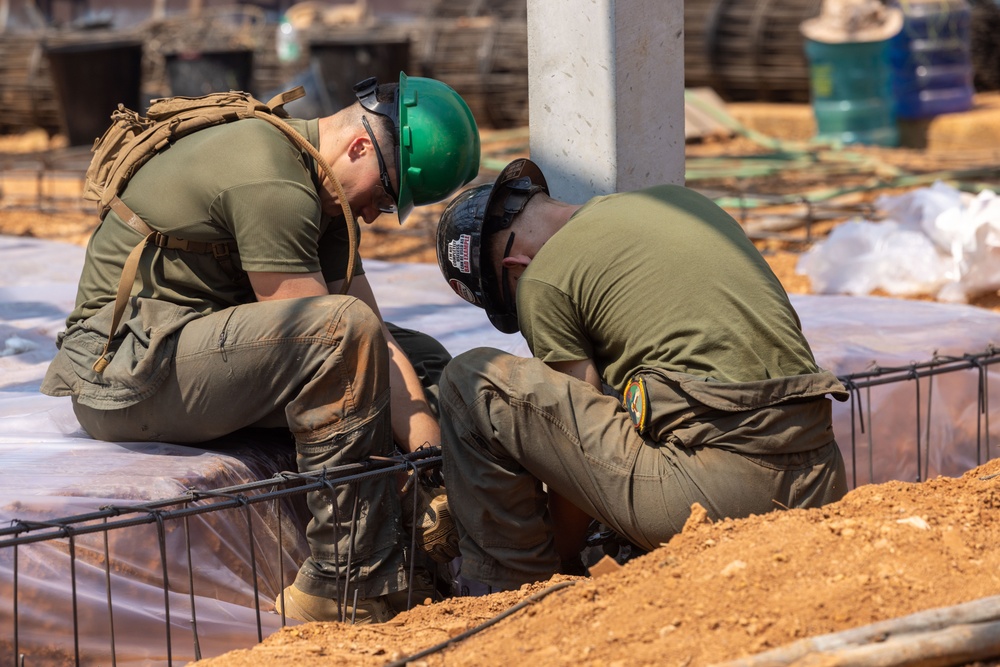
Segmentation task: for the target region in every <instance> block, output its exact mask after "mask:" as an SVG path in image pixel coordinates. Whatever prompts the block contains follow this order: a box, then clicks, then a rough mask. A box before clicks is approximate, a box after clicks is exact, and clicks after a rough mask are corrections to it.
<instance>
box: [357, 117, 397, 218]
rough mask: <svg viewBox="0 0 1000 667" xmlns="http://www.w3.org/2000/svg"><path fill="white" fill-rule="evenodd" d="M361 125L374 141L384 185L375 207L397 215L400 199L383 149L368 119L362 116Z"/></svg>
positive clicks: (380, 176)
mask: <svg viewBox="0 0 1000 667" xmlns="http://www.w3.org/2000/svg"><path fill="white" fill-rule="evenodd" d="M361 123H362V125H364V126H365V131H366V132H368V138H369V139H371V140H372V146H373V147H374V148H375V158H376V159H377V160H378V179H379V181H381V183H382V192H381V195H382V196H380V195H379V193H376V196H375V199H376V201H375V205H376V206H378V209H379V210H380V211H382V212H383V213H395V212H396V202H398V201H399V197H397V196H396V191H395V190H394V189H393V187H392V181H391V180H390V179H389V171H388V170H387V169H386V168H385V160H383V159H382V149H381V148H379V145H378V141H377V140H376V139H375V133H374V132H372V126H371V125H369V124H368V117H367V116H362V117H361Z"/></svg>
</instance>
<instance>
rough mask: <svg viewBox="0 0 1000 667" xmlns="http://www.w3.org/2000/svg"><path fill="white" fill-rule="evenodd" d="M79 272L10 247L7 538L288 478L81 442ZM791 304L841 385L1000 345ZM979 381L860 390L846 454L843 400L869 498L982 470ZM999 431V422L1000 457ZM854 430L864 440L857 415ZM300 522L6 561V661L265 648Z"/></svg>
mask: <svg viewBox="0 0 1000 667" xmlns="http://www.w3.org/2000/svg"><path fill="white" fill-rule="evenodd" d="M82 261H83V249H82V248H78V247H76V246H69V245H64V244H59V243H52V242H44V241H38V240H34V239H21V238H11V237H3V236H0V352H3V354H0V524H3V525H9V524H10V522H11V521H13V520H15V519H18V520H22V521H44V520H48V519H53V518H58V517H65V516H70V515H77V514H83V513H88V512H92V511H95V510H98V509H99V508H102V507H106V506H125V505H134V504H137V503H141V502H144V501H148V500H154V499H163V498H171V497H177V496H180V495H182V494H183V493H184V492H185V491H186V490H188V489H191V488H196V489H201V490H209V489H213V488H219V487H224V486H230V485H234V484H240V483H244V482H250V481H254V480H259V479H266V478H269V477H271V476H273V475H274V474H275V473H276V472H278V471H281V470H288V469H290V466H293V465H294V459H293V458H292V456H293V452H292V451H291V447H290V445H289V444H288V443H283V442H280V441H279V442H275V441H271V440H268V438H267V437H265V436H259V437H262V438H264V440H257V439H255V438H251V439H249V440H247V439H238V440H237V439H233V440H232V441H230V442H229V443H228V444H226V443H216V444H217V445H218V448H216V449H213V450H207V449H202V448H197V447H189V446H179V445H172V444H167V443H102V442H96V441H94V440H91V439H90V438H88V437H87V436H86V434H85V433H84V432H83V431H82V430H81V429H80V426H79V424H78V423H77V422H76V419H75V417H74V416H73V412H72V409H71V406H70V404H69V400H68V399H57V398H51V397H47V396H43V395H41V394H40V393H39V392H38V386H39V383H40V382H41V378H42V376H43V374H44V372H45V368H46V366H47V363H48V361H49V360H50V359H51V358H52V356H53V354H54V353H55V347H54V340H55V335H56V333H57V332H58V331H59V330H61V329H62V326H63V321H64V319H65V317H66V314H67V313H68V312H69V310H70V309H71V308H72V306H73V300H74V296H75V291H76V280H77V278H78V275H79V270H80V267H81V265H82ZM365 268H366V271H367V275H368V278H369V280H370V281H371V283H372V286H373V289H374V290H375V293H376V295H377V296H378V297H379V299H380V306H381V310H382V312H383V315H385V317H386V319H388V320H390V321H393V322H395V323H397V324H399V325H401V326H404V327H407V328H411V329H417V330H420V331H424V332H427V333H429V334H431V335H433V336H435V337H436V338H438V340H440V341H441V342H442V344H444V346H445V347H446V348H448V350H449V351H451V352H452V353H453V354H457V353H459V352H462V351H464V350H467V349H469V348H472V347H476V346H482V345H488V346H492V347H497V348H500V349H503V350H506V351H508V352H512V353H514V354H522V355H524V354H527V347H526V345H525V343H524V341H523V339H521V338H520V337H519V336H508V335H504V334H501V333H499V332H497V331H496V330H495V329H493V327H492V326H491V325H490V324H489V321H488V320H487V318H486V316H485V314H484V313H483V311H481V310H479V309H477V308H475V307H473V306H471V305H469V304H467V303H465V302H464V301H462V300H461V299H460V298H459V297H457V296H456V295H455V294H453V293H452V292H451V290H450V289H449V288H448V286H447V284H446V283H445V282H444V280H443V279H442V278H441V276H440V273H439V271H438V268H437V266H435V265H429V264H389V263H382V262H373V261H369V262H366V263H365ZM793 303H794V304H795V306H796V308H797V310H798V311H799V314H800V316H801V319H802V322H803V326H804V328H805V331H806V335H807V337H808V338H809V340H810V342H811V344H812V347H813V351H814V352H815V354H816V356H817V359H818V360H819V361H820V363H821V365H823V366H824V367H826V368H829V369H830V370H832V371H834V372H835V373H837V374H838V375H843V374H848V373H858V372H862V371H866V370H869V369H871V368H872V365H873V364H878V365H879V366H882V367H891V366H897V365H905V364H909V363H911V362H921V361H927V360H929V359H931V358H932V357H933V356H934V355H935V353H937V354H942V355H944V354H949V355H957V356H961V355H963V354H966V353H973V354H974V353H980V352H983V351H984V350H985V349H986V348H987V347H988V345H990V344H991V343H995V342H997V341H998V339H1000V315H996V314H994V313H991V312H988V311H983V310H979V309H975V308H971V307H968V306H961V305H950V304H938V303H926V302H912V301H900V300H893V299H879V298H859V297H844V296H836V297H834V296H828V297H822V296H795V297H793ZM976 373H977V371H975V370H971V371H963V372H958V373H952V374H949V375H947V376H938V377H935V378H934V380H933V387H929V386H928V380H927V379H924V380H923V381H922V383H921V386H920V389H919V395H920V401H921V403H919V404H918V402H917V400H916V398H917V391H918V390H917V388H916V386H915V383H914V382H900V383H894V384H891V385H884V386H880V387H873V388H871V389H870V390H860V391H859V392H857V394H858V396H857V397H858V398H860V399H861V400H862V403H865V402H867V404H868V405H870V406H871V410H870V413H871V414H870V415H869V414H867V412H866V413H865V414H864V424H865V429H866V430H865V432H864V433H861V432H858V433H857V435H856V439H855V442H856V447H855V448H853V449H852V448H851V442H852V439H851V434H852V413H851V408H850V404H840V403H835V404H834V429H835V433H836V435H837V439H838V441H839V443H840V445H841V448H842V449H843V450H844V454H845V459H846V460H847V462H848V474H849V476H850V475H852V474H854V475H856V478H857V482H858V483H859V484H863V483H866V482H868V481H883V480H886V479H901V480H907V481H909V480H914V479H916V478H917V477H918V476H933V475H936V474H946V475H955V474H959V473H961V472H963V471H964V470H966V469H968V468H970V467H972V466H974V465H975V464H976V462H977V455H978V456H983V455H984V454H985V452H983V451H980V452H979V453H978V454H977V451H976V447H977V434H976V429H977V424H978V423H979V420H978V419H977V417H978V415H977V414H976V408H977V378H978V376H977V374H976ZM988 375H989V382H988V386H989V387H990V395H991V396H996V397H1000V387H994V386H993V385H994V383H995V381H996V376H995V373H994V372H990V373H989V374H988ZM866 394H867V395H866ZM997 400H1000V398H998V399H997ZM865 409H866V410H867V408H865ZM857 410H858V407H857V406H856V407H855V412H857ZM918 414H919V416H920V421H919V423H920V424H922V428H924V427H926V425H927V424H928V423H929V424H930V428H929V430H928V429H925V431H924V433H922V435H921V437H922V438H925V436H927V435H929V437H926V438H925V439H924V440H921V443H922V445H921V446H922V447H923V449H922V450H921V461H922V463H921V470H920V471H919V472H918V470H917V467H916V443H917V439H916V436H917V432H916V428H917V423H918V419H917V417H918ZM928 414H929V415H930V417H931V419H930V421H929V422H928ZM997 422H1000V419H992V420H991V421H990V430H991V438H992V442H993V443H994V444H993V447H994V448H995V447H996V443H1000V437H998V436H1000V433H997V431H996V429H997V428H1000V424H998V423H997ZM853 423H854V430H855V431H858V428H859V427H858V424H857V415H855V416H854V419H853ZM255 437H256V436H255ZM869 437H871V439H872V443H873V445H872V446H871V447H869V445H868V439H869ZM924 450H926V452H925V451H924ZM993 451H995V449H994V450H993ZM869 454H870V456H869ZM852 462H853V463H856V466H855V465H852ZM279 508H280V512H279V511H278V510H279ZM248 514H249V516H250V517H251V519H252V529H253V549H254V551H253V553H252V554H251V551H250V546H249V545H250V535H249V531H248V524H247V516H248ZM305 520H306V516H305V512H304V511H303V510H302V507H301V504H300V503H298V502H297V501H291V500H286V501H282V502H281V504H280V505H278V503H277V502H271V501H268V502H267V503H260V504H253V505H250V506H245V507H239V508H235V509H227V510H223V511H219V512H212V513H207V514H201V515H198V516H193V517H190V518H189V520H188V521H187V522H186V523H187V525H186V526H185V522H182V521H171V522H164V525H163V529H162V531H163V533H162V534H163V539H162V545H163V549H162V550H161V538H160V527H159V525H158V524H157V523H155V522H154V523H151V524H146V525H141V526H135V527H128V528H117V529H114V530H111V531H109V532H108V553H109V554H110V559H109V560H108V559H105V556H104V554H105V549H104V537H103V535H102V534H100V533H97V534H88V535H78V536H76V537H75V538H74V539H73V541H72V545H71V544H70V541H69V540H66V539H61V540H58V541H50V542H46V543H38V544H29V545H22V546H19V547H17V548H16V550H15V549H14V548H13V547H9V548H6V549H0V664H13V663H14V656H13V650H14V646H13V642H14V638H15V629H16V640H17V642H18V645H17V650H18V652H19V653H22V654H24V655H25V656H26V658H25V665H29V666H34V665H46V664H73V663H74V662H75V655H76V653H77V651H79V655H80V656H81V663H82V664H86V665H110V664H111V660H110V656H111V646H112V643H111V642H112V632H111V630H112V625H111V620H112V618H113V629H114V634H113V639H114V649H115V655H116V663H117V664H118V665H144V666H145V665H160V664H166V662H167V660H168V657H169V658H170V659H171V660H172V662H173V663H174V664H184V663H186V662H188V661H189V660H192V659H194V658H195V656H196V650H197V651H200V654H201V655H202V657H209V656H212V655H218V654H220V653H222V652H224V651H227V650H231V649H234V648H242V647H247V646H250V645H252V644H254V643H256V641H257V632H258V630H257V622H258V621H257V616H256V608H257V606H258V605H259V608H260V610H261V617H260V624H261V625H260V631H261V633H262V634H263V635H264V636H266V635H268V634H270V633H271V632H273V631H274V630H275V629H277V628H278V627H279V626H280V618H279V616H278V615H276V614H274V613H273V600H274V597H275V595H277V594H278V593H279V592H280V590H281V588H282V585H283V584H287V583H290V581H291V580H292V578H293V577H294V574H295V572H296V570H297V566H298V564H299V563H300V562H301V561H302V559H303V558H304V555H305V545H304V538H303V528H304V525H305ZM279 528H280V533H281V548H279V544H278V533H279ZM188 542H190V549H191V551H190V553H191V555H190V559H189V557H188V546H187V545H188ZM71 548H72V551H73V554H74V556H75V557H74V558H71V557H70V551H71ZM251 558H254V559H255V562H256V568H257V578H256V585H257V590H258V597H257V598H256V599H255V598H254V580H253V578H252V576H251V572H252V570H251V566H250V564H251ZM164 559H165V561H166V575H167V579H168V581H169V590H170V593H169V595H168V596H166V598H165V595H164V583H163V582H164V567H163V560H164ZM15 567H16V569H17V574H18V576H17V580H16V581H17V595H16V597H15V595H14V590H13V582H14V578H13V571H14V569H15ZM106 567H107V568H108V570H110V585H109V584H108V579H109V576H108V571H107V570H106V569H105V568H106ZM74 571H75V574H76V586H75V589H74V588H73V587H72V585H71V582H72V577H71V574H72V572H74ZM282 578H283V581H282ZM109 589H110V591H111V598H112V601H113V606H112V610H111V613H109V610H108V590H109ZM192 591H193V593H194V595H193V597H192ZM192 599H193V604H192ZM74 600H75V606H74ZM15 604H16V612H17V613H16V617H15V613H14V612H15ZM168 609H169V617H170V623H169V625H168V624H167V623H166V622H165V621H166V618H167V611H168ZM195 626H197V635H195V632H194V629H195ZM74 628H76V632H75V633H74ZM168 628H169V637H170V644H169V647H170V648H169V652H168V644H167V636H168ZM196 636H197V642H196V641H195V640H196ZM196 646H197V649H196Z"/></svg>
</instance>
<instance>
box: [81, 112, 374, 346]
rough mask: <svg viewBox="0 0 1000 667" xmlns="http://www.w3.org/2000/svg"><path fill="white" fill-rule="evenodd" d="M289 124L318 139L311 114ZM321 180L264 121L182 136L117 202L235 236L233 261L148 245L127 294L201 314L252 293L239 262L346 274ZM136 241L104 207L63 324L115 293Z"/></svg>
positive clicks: (146, 215)
mask: <svg viewBox="0 0 1000 667" xmlns="http://www.w3.org/2000/svg"><path fill="white" fill-rule="evenodd" d="M289 124H290V125H292V127H293V128H294V129H296V130H297V131H298V132H300V133H301V134H302V135H303V136H305V137H306V138H307V139H308V140H309V142H310V143H312V144H313V145H314V146H316V147H317V148H318V147H319V124H318V121H316V120H310V121H305V120H296V119H291V120H289ZM318 182H319V179H318V176H317V173H316V168H315V162H314V160H313V159H312V158H311V157H310V156H309V155H308V154H307V153H305V152H304V151H302V150H301V149H300V148H298V147H297V146H296V145H294V144H293V143H292V142H291V140H290V139H288V138H287V136H286V135H285V134H284V133H283V132H282V131H281V130H279V129H278V128H276V127H274V126H273V125H271V124H270V123H268V122H266V121H263V120H256V119H249V120H241V121H236V122H232V123H227V124H223V125H219V126H216V127H211V128H208V129H205V130H200V131H198V132H195V133H193V134H190V135H188V136H186V137H183V138H181V139H180V140H178V141H177V142H176V143H175V144H174V145H172V146H170V147H169V148H167V149H166V150H164V151H162V152H161V153H159V154H157V155H156V156H154V157H153V158H152V159H151V160H150V161H149V162H147V163H146V164H145V165H143V167H142V168H141V169H140V170H139V171H138V172H137V173H136V174H135V176H133V177H132V179H131V180H130V181H129V183H128V187H127V188H126V189H125V191H124V192H123V193H122V201H124V202H125V203H126V204H127V205H128V206H129V207H130V208H131V209H132V210H133V211H135V213H136V214H138V215H139V217H141V218H142V219H143V220H144V221H145V222H146V223H147V224H148V225H149V226H150V227H151V228H153V229H155V230H156V231H159V232H162V233H164V234H167V235H169V236H171V237H176V238H180V239H185V240H189V241H203V242H204V241H208V242H215V241H226V240H234V241H235V242H236V247H237V254H236V255H235V256H234V260H235V261H234V267H233V268H232V269H229V268H227V267H226V266H225V265H224V264H222V263H220V262H219V261H218V260H216V259H215V257H213V256H212V255H211V254H196V253H192V252H186V251H182V250H173V249H161V248H147V249H146V251H145V252H144V253H143V261H142V264H141V265H140V266H141V268H140V271H139V276H138V277H137V279H136V280H137V284H136V285H135V287H134V289H133V294H138V295H140V296H142V297H145V298H152V299H157V300H161V301H166V302H170V303H173V304H177V305H179V306H185V307H190V308H192V309H193V310H194V311H196V312H199V313H201V314H207V313H210V312H214V311H218V310H222V309H224V308H228V307H230V306H234V305H238V304H242V303H249V302H252V301H254V300H255V296H254V293H253V289H252V287H251V286H250V282H249V280H247V278H246V276H245V275H243V274H242V273H241V271H240V269H242V271H274V272H287V273H311V272H315V271H322V272H323V275H324V277H325V279H326V280H327V281H328V282H329V281H333V280H338V279H340V278H343V277H344V273H345V271H346V269H347V263H348V261H347V260H348V251H349V243H348V236H347V229H346V227H345V225H344V221H343V218H342V217H337V218H330V217H329V216H326V215H324V214H323V213H322V211H321V208H320V199H319V195H318ZM141 240H142V235H141V234H140V233H139V232H137V231H135V230H133V229H132V228H131V227H129V226H127V225H125V224H124V223H123V222H122V221H121V219H119V218H118V216H117V215H116V214H115V213H114V212H113V211H112V212H110V213H108V215H107V217H106V218H105V219H104V221H103V222H102V223H101V224H100V226H99V227H98V228H97V230H96V231H95V232H94V235H93V237H92V238H91V240H90V243H89V246H88V249H87V256H86V259H85V263H84V268H83V273H82V275H81V278H80V285H79V290H78V293H77V301H76V309H75V310H74V311H73V313H71V314H70V316H69V318H68V320H67V328H68V329H69V330H72V327H73V324H75V323H76V322H78V321H80V320H83V319H86V318H87V317H90V316H91V315H93V314H94V313H96V312H97V311H98V310H100V308H101V307H102V306H104V305H106V304H107V303H109V302H111V301H114V297H115V291H116V289H117V285H118V281H119V278H120V277H121V273H122V267H123V265H124V263H125V258H126V257H127V256H128V254H129V252H130V251H131V250H132V249H133V248H134V247H135V245H136V244H137V243H139V241H141ZM357 266H358V267H360V263H358V264H357ZM361 272H362V271H361V270H360V269H359V270H358V271H357V273H361Z"/></svg>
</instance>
